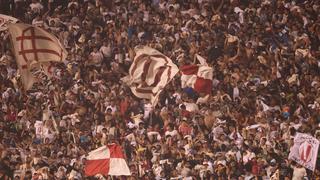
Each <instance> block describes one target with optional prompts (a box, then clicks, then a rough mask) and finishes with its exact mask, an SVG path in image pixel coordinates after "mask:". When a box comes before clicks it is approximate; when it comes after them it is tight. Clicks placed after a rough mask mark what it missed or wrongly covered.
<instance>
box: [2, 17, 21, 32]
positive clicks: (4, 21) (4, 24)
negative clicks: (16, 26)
mask: <svg viewBox="0 0 320 180" xmlns="http://www.w3.org/2000/svg"><path fill="white" fill-rule="evenodd" d="M18 21H19V19H16V18H14V17H11V16H7V15H4V14H0V31H5V30H7V29H8V24H12V23H17V22H18Z"/></svg>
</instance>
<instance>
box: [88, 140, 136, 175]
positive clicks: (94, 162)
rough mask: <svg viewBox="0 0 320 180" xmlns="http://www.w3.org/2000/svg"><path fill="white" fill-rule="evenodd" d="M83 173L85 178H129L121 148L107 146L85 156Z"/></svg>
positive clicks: (113, 145) (112, 145) (115, 145)
mask: <svg viewBox="0 0 320 180" xmlns="http://www.w3.org/2000/svg"><path fill="white" fill-rule="evenodd" d="M86 159H87V161H86V163H85V167H84V172H85V175H86V176H95V175H97V174H102V175H105V176H108V175H110V176H130V175H131V173H130V169H129V167H128V165H127V162H126V161H125V159H124V154H123V152H122V148H121V146H119V145H117V144H109V145H105V146H102V147H100V148H98V149H96V150H94V151H91V152H90V153H89V155H88V156H87V158H86Z"/></svg>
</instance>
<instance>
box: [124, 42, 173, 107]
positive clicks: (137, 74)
mask: <svg viewBox="0 0 320 180" xmlns="http://www.w3.org/2000/svg"><path fill="white" fill-rule="evenodd" d="M135 53H136V56H135V58H134V61H133V63H132V65H131V67H130V70H129V76H126V77H124V78H122V81H123V82H125V83H126V84H127V85H128V86H129V87H130V88H131V91H132V93H133V94H134V95H135V96H137V97H139V98H145V99H150V100H151V103H152V105H153V106H154V105H156V103H157V101H158V96H159V94H160V92H161V91H162V90H163V88H164V87H165V86H166V85H167V84H168V83H169V82H170V81H171V80H172V78H173V77H174V76H175V75H176V74H177V73H178V72H179V69H178V67H177V66H176V65H175V64H174V63H173V62H172V60H171V59H170V58H168V57H167V56H165V55H164V54H162V53H160V52H159V51H157V50H156V49H153V48H150V47H148V46H139V47H136V48H135Z"/></svg>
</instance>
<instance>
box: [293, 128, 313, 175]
mask: <svg viewBox="0 0 320 180" xmlns="http://www.w3.org/2000/svg"><path fill="white" fill-rule="evenodd" d="M318 149H319V140H318V139H316V138H314V137H312V136H310V135H308V134H304V133H297V135H296V136H295V137H294V145H293V146H292V147H291V148H290V154H289V159H291V160H294V161H296V162H297V163H299V164H300V165H302V166H304V167H306V168H308V169H310V170H312V171H314V170H315V168H316V161H317V156H318Z"/></svg>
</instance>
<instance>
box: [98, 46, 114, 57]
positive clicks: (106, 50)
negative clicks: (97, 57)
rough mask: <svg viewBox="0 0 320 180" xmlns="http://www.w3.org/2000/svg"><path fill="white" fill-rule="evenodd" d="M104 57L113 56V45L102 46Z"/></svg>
mask: <svg viewBox="0 0 320 180" xmlns="http://www.w3.org/2000/svg"><path fill="white" fill-rule="evenodd" d="M99 51H100V52H101V53H102V54H103V56H104V57H111V47H110V46H102V47H101V48H100V50H99Z"/></svg>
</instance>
